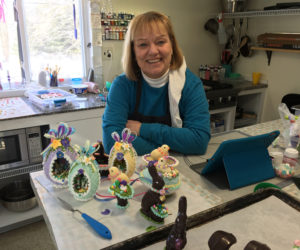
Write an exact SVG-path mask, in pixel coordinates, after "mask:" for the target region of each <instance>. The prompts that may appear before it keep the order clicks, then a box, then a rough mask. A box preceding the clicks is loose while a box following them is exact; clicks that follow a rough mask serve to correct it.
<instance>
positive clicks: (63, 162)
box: [42, 123, 77, 187]
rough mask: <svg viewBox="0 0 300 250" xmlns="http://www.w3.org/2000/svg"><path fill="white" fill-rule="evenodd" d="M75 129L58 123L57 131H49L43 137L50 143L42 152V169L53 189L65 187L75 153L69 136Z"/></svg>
mask: <svg viewBox="0 0 300 250" xmlns="http://www.w3.org/2000/svg"><path fill="white" fill-rule="evenodd" d="M74 132H75V129H74V128H72V127H69V126H68V125H67V124H66V123H60V124H59V125H58V128H57V130H55V129H50V130H49V131H48V133H46V134H45V135H44V136H45V137H46V138H50V140H51V142H50V144H49V145H48V147H47V148H46V149H45V150H44V151H43V152H42V155H43V163H42V164H43V169H44V173H45V175H46V176H47V178H48V179H49V180H50V181H51V182H52V184H53V185H54V186H55V187H67V184H68V174H69V169H70V166H71V164H72V162H73V161H74V160H75V159H76V157H77V153H76V151H75V150H74V148H73V147H72V146H71V143H70V142H71V139H70V137H69V136H70V135H72V134H74Z"/></svg>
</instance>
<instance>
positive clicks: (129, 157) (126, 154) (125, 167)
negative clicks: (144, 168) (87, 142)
mask: <svg viewBox="0 0 300 250" xmlns="http://www.w3.org/2000/svg"><path fill="white" fill-rule="evenodd" d="M112 138H113V139H114V140H115V144H114V146H113V147H112V148H111V150H110V153H109V159H108V165H109V167H117V168H118V169H120V170H121V171H122V172H123V173H125V174H126V175H127V176H128V178H130V177H131V176H132V175H133V173H134V171H135V166H136V160H137V153H136V151H135V149H134V147H133V146H132V141H133V140H134V139H135V138H136V136H135V135H133V134H131V131H130V129H128V128H125V129H124V130H123V131H122V138H120V136H119V134H118V133H117V132H113V133H112Z"/></svg>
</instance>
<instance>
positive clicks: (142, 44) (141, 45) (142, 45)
mask: <svg viewBox="0 0 300 250" xmlns="http://www.w3.org/2000/svg"><path fill="white" fill-rule="evenodd" d="M138 46H139V47H146V46H147V43H140V44H138Z"/></svg>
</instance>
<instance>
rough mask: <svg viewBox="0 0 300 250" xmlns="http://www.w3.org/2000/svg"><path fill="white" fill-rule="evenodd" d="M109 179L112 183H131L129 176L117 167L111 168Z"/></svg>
mask: <svg viewBox="0 0 300 250" xmlns="http://www.w3.org/2000/svg"><path fill="white" fill-rule="evenodd" d="M108 177H109V178H110V180H111V182H115V181H116V180H119V181H120V182H121V181H126V182H127V183H129V178H128V177H127V175H126V174H124V173H122V171H121V170H120V169H118V168H116V167H111V168H109V175H108Z"/></svg>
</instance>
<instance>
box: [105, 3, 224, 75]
mask: <svg viewBox="0 0 300 250" xmlns="http://www.w3.org/2000/svg"><path fill="white" fill-rule="evenodd" d="M112 4H113V8H114V10H115V12H121V11H123V12H129V13H133V14H134V15H137V14H140V13H143V12H146V11H150V10H156V11H160V12H163V13H164V14H166V15H168V16H170V18H171V20H172V24H173V27H174V30H175V35H176V38H177V40H178V42H179V46H180V47H181V49H182V50H183V53H184V55H185V58H186V61H187V65H188V67H189V68H190V69H191V70H192V71H193V72H194V73H196V74H198V68H199V66H200V64H216V63H218V61H219V60H218V54H219V52H218V43H217V37H216V36H214V35H212V34H210V33H209V32H207V31H205V30H204V28H203V27H204V24H205V22H206V21H207V20H208V19H209V18H210V17H214V16H216V15H217V12H218V11H219V10H220V6H219V0H210V1H195V0H186V1H178V0H176V1H174V0H163V1H161V0H151V1H140V0H126V1H124V0H114V1H112ZM122 45H123V42H122V41H104V42H103V47H111V48H113V59H112V61H103V74H104V81H112V80H113V78H114V77H115V75H116V74H120V73H121V72H122V69H121V63H120V60H121V55H122Z"/></svg>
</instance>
